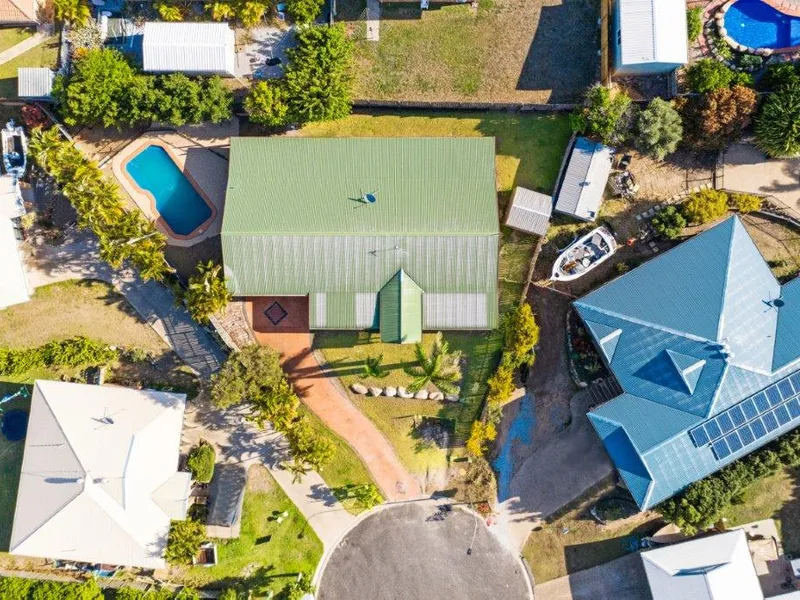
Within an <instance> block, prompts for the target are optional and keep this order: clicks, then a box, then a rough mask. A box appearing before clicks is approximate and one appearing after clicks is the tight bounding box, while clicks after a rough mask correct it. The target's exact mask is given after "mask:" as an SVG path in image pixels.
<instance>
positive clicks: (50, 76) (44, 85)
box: [17, 67, 56, 100]
mask: <svg viewBox="0 0 800 600" xmlns="http://www.w3.org/2000/svg"><path fill="white" fill-rule="evenodd" d="M55 78H56V74H55V72H53V71H52V70H51V69H46V68H40V67H35V68H34V67H21V68H19V69H17V96H19V97H20V98H37V99H42V100H49V99H50V95H51V93H52V92H53V80H54V79H55Z"/></svg>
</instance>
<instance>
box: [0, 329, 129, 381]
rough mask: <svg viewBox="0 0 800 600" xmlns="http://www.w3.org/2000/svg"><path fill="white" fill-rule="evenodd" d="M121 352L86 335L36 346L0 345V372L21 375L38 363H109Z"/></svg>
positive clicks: (85, 364) (93, 364) (82, 364)
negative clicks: (14, 346) (3, 346)
mask: <svg viewBox="0 0 800 600" xmlns="http://www.w3.org/2000/svg"><path fill="white" fill-rule="evenodd" d="M117 356H118V353H117V351H116V350H112V349H111V348H110V347H109V346H108V345H107V344H105V343H103V342H98V341H95V340H90V339H87V338H83V337H76V338H69V339H66V340H59V341H52V342H48V343H47V344H45V345H43V346H39V347H37V348H0V373H4V374H6V375H21V374H23V373H27V372H28V371H31V370H33V369H36V368H38V367H45V366H47V367H80V366H97V365H103V364H106V363H109V362H111V361H113V360H115V359H116V358H117Z"/></svg>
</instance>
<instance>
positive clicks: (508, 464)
mask: <svg viewBox="0 0 800 600" xmlns="http://www.w3.org/2000/svg"><path fill="white" fill-rule="evenodd" d="M534 425H536V417H535V416H534V411H533V397H532V396H531V395H530V394H525V395H524V396H523V397H522V399H521V400H520V405H519V410H518V411H517V414H516V416H515V417H514V420H513V421H512V422H511V427H509V429H508V435H506V439H505V441H504V442H503V446H502V447H501V448H500V452H499V453H498V455H497V458H495V459H494V462H493V463H492V466H493V467H494V469H495V471H497V497H498V499H499V500H500V502H504V501H505V500H508V498H510V497H511V478H512V476H513V475H514V446H515V445H517V444H523V445H526V446H528V445H530V443H531V442H532V441H533V437H532V435H531V433H533V427H534Z"/></svg>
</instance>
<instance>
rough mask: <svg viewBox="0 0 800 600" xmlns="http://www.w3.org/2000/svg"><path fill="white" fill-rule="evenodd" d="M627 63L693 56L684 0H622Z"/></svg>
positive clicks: (623, 51) (679, 61)
mask: <svg viewBox="0 0 800 600" xmlns="http://www.w3.org/2000/svg"><path fill="white" fill-rule="evenodd" d="M618 10H619V11H620V14H619V17H620V32H621V37H622V40H621V55H622V56H621V58H622V60H621V62H622V64H623V65H635V64H643V63H667V64H676V65H678V64H679V65H683V64H686V62H687V61H688V60H689V51H688V44H687V38H686V2H684V0H619V8H618Z"/></svg>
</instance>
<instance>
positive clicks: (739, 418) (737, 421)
mask: <svg viewBox="0 0 800 600" xmlns="http://www.w3.org/2000/svg"><path fill="white" fill-rule="evenodd" d="M728 414H729V415H730V417H731V421H733V424H734V425H735V426H736V427H739V426H741V425H743V424H744V422H745V421H747V419H745V417H744V413H743V412H742V409H741V408H739V407H738V406H734V407H733V408H731V409H730V410H729V411H728Z"/></svg>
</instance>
